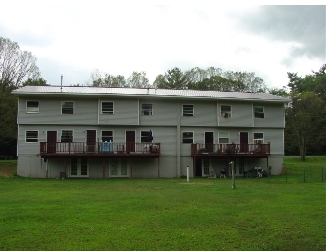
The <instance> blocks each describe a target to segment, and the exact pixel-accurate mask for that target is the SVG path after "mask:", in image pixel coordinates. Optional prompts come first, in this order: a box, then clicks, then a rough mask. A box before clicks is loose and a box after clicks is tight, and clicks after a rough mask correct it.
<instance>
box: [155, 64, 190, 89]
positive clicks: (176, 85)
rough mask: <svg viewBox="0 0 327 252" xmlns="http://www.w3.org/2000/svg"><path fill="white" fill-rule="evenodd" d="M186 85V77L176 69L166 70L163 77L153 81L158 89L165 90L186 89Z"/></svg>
mask: <svg viewBox="0 0 327 252" xmlns="http://www.w3.org/2000/svg"><path fill="white" fill-rule="evenodd" d="M187 83H188V78H187V75H185V74H184V73H183V72H182V71H181V70H180V69H179V68H177V67H175V68H172V69H170V70H168V71H167V72H166V73H165V75H159V76H157V78H156V80H155V81H154V84H155V85H157V87H158V88H166V89H184V88H186V87H187Z"/></svg>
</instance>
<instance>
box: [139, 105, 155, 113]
mask: <svg viewBox="0 0 327 252" xmlns="http://www.w3.org/2000/svg"><path fill="white" fill-rule="evenodd" d="M141 106H142V107H141V115H152V113H153V111H152V104H150V103H142V105H141Z"/></svg>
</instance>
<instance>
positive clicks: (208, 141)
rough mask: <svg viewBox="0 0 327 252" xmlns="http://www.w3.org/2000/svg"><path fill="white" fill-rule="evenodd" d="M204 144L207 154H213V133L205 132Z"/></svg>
mask: <svg viewBox="0 0 327 252" xmlns="http://www.w3.org/2000/svg"><path fill="white" fill-rule="evenodd" d="M204 143H205V146H206V147H205V148H206V150H207V152H209V153H211V152H213V132H204Z"/></svg>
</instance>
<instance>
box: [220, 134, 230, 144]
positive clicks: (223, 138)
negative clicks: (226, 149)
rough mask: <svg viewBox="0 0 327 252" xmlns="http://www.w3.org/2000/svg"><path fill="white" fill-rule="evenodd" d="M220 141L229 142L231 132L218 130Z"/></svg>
mask: <svg viewBox="0 0 327 252" xmlns="http://www.w3.org/2000/svg"><path fill="white" fill-rule="evenodd" d="M218 141H219V143H221V144H223V143H229V133H228V132H218Z"/></svg>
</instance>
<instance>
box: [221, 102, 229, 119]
mask: <svg viewBox="0 0 327 252" xmlns="http://www.w3.org/2000/svg"><path fill="white" fill-rule="evenodd" d="M220 116H222V117H226V118H227V117H231V116H232V106H230V105H220Z"/></svg>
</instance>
